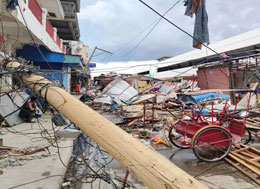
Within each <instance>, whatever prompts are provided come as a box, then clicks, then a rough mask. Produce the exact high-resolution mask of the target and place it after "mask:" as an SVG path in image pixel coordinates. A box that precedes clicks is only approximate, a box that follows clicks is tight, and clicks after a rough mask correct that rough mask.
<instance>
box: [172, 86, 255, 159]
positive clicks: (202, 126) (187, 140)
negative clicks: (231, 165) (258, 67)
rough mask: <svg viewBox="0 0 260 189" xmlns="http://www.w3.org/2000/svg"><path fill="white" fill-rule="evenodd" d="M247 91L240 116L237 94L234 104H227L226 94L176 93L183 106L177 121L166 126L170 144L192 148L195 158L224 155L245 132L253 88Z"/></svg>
mask: <svg viewBox="0 0 260 189" xmlns="http://www.w3.org/2000/svg"><path fill="white" fill-rule="evenodd" d="M246 92H247V97H248V98H247V105H246V107H244V115H243V116H241V111H238V110H241V107H239V106H238V101H239V99H240V93H239V94H237V99H236V102H235V105H230V103H229V95H225V94H218V93H206V94H200V95H187V94H180V95H178V99H179V101H181V102H182V104H183V106H182V107H183V108H182V113H181V116H180V118H179V121H177V122H176V123H175V124H174V125H170V126H169V139H170V141H171V143H172V144H173V145H175V146H177V147H179V148H182V149H186V148H192V150H193V152H194V154H195V155H196V157H197V158H199V159H201V160H203V161H206V162H215V161H219V160H222V159H223V158H225V157H226V156H227V154H228V153H229V151H230V150H231V147H232V144H234V143H238V142H241V139H242V138H243V135H244V132H245V131H248V130H245V129H246V127H245V125H246V117H247V114H248V110H249V106H250V99H251V97H252V92H253V91H251V90H248V91H246ZM220 103H221V104H220ZM242 109H243V108H242ZM249 134H250V132H249Z"/></svg>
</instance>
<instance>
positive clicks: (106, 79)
mask: <svg viewBox="0 0 260 189" xmlns="http://www.w3.org/2000/svg"><path fill="white" fill-rule="evenodd" d="M114 79H115V78H114V77H112V76H106V75H104V74H101V75H100V76H97V77H94V83H97V85H98V86H100V90H101V91H102V90H103V89H104V88H105V87H106V86H107V85H108V84H109V83H110V82H111V81H113V80H114Z"/></svg>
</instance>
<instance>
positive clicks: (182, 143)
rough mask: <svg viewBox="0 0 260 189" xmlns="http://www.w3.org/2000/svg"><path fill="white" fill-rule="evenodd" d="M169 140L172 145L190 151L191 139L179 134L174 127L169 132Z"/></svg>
mask: <svg viewBox="0 0 260 189" xmlns="http://www.w3.org/2000/svg"><path fill="white" fill-rule="evenodd" d="M169 139H170V141H171V143H172V144H173V145H174V146H176V147H178V148H181V149H188V148H189V147H190V141H191V139H190V138H188V137H187V136H183V135H181V134H179V133H177V132H176V130H175V129H174V128H173V127H172V128H170V130H169Z"/></svg>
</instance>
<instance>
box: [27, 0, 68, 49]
mask: <svg viewBox="0 0 260 189" xmlns="http://www.w3.org/2000/svg"><path fill="white" fill-rule="evenodd" d="M28 1H29V2H28V7H29V9H30V10H31V12H32V13H33V15H34V16H35V17H36V18H37V20H38V21H39V22H40V24H41V25H43V27H44V24H43V21H44V22H45V20H44V19H45V18H46V24H45V30H46V32H47V33H48V34H49V36H50V37H51V38H52V39H53V41H54V42H55V43H56V44H57V46H58V47H59V49H60V50H61V51H62V52H63V53H66V47H65V46H64V45H63V44H62V45H61V39H60V37H59V36H58V35H56V39H55V35H54V33H55V30H54V28H53V26H52V25H51V23H50V21H49V20H48V19H47V15H46V13H45V12H44V11H43V10H42V8H41V6H40V5H39V4H38V2H37V0H28Z"/></svg>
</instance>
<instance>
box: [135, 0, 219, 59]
mask: <svg viewBox="0 0 260 189" xmlns="http://www.w3.org/2000/svg"><path fill="white" fill-rule="evenodd" d="M138 1H140V2H141V3H142V4H144V5H145V6H146V7H148V8H149V9H151V10H152V11H153V12H154V13H156V14H157V15H159V16H160V17H161V18H163V19H164V20H166V21H167V22H169V23H170V24H171V25H173V26H174V27H176V28H177V29H179V30H180V31H182V32H183V33H185V34H187V35H188V36H189V37H191V38H192V39H194V40H196V41H197V42H199V43H201V44H202V45H203V46H204V47H206V48H207V49H209V50H211V51H212V52H214V53H215V54H217V55H218V56H219V57H221V58H222V56H221V55H220V54H219V53H218V52H217V51H215V50H214V49H212V48H210V47H209V46H208V45H205V44H204V43H202V42H201V41H200V40H198V39H197V38H195V37H193V36H192V35H191V34H189V33H188V32H187V31H185V30H184V29H182V28H181V27H179V26H177V25H176V24H175V23H173V22H172V21H170V20H169V19H167V18H165V17H164V15H162V14H160V13H159V12H158V11H156V10H155V9H154V8H152V7H151V6H150V5H148V4H147V3H145V2H144V1H142V0H138Z"/></svg>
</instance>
